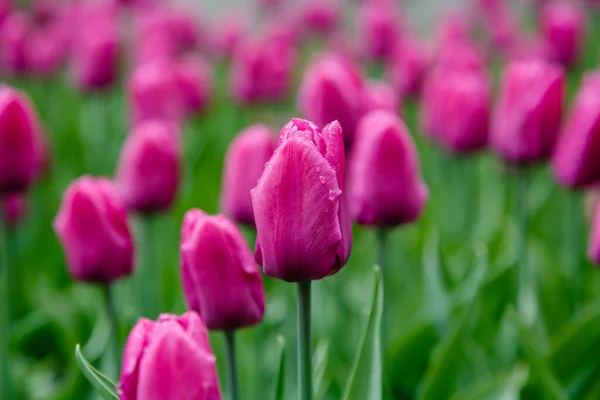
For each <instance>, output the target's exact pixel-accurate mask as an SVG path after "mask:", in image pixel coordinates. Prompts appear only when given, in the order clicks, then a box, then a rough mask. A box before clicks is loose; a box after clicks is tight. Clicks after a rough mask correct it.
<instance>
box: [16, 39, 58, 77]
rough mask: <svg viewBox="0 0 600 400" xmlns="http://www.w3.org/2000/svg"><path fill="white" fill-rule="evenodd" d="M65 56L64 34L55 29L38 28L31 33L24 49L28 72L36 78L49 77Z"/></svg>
mask: <svg viewBox="0 0 600 400" xmlns="http://www.w3.org/2000/svg"><path fill="white" fill-rule="evenodd" d="M66 55H67V46H66V40H65V38H64V32H63V30H62V29H59V28H57V27H49V28H40V29H37V30H35V31H33V32H32V33H31V35H30V36H29V39H28V44H27V49H26V59H27V61H26V62H27V65H28V69H29V72H31V73H32V74H35V75H36V76H38V77H46V76H51V75H53V74H55V73H56V72H57V70H58V69H59V68H60V67H61V66H62V64H63V62H64V61H65V58H66Z"/></svg>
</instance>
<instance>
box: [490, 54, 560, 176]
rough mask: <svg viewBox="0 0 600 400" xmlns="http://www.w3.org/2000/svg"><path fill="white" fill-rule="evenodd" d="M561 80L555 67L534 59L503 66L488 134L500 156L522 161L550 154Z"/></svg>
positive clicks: (526, 162) (556, 123)
mask: <svg viewBox="0 0 600 400" xmlns="http://www.w3.org/2000/svg"><path fill="white" fill-rule="evenodd" d="M563 80H564V78H563V72H562V70H561V69H560V68H559V67H556V66H554V65H552V64H549V63H547V62H544V61H542V60H538V59H527V60H520V61H512V62H510V63H509V64H508V65H507V66H506V67H505V69H504V71H503V74H502V85H501V89H500V98H499V101H498V104H497V106H496V110H495V113H494V116H493V121H492V127H491V136H490V140H491V145H492V147H493V148H494V149H495V151H496V152H497V153H498V154H499V155H500V156H501V157H502V158H503V159H504V160H506V161H507V162H509V163H514V164H521V165H522V164H531V163H535V162H538V161H541V160H544V159H546V158H548V157H549V156H550V154H551V153H552V151H553V149H554V145H555V142H556V139H557V137H558V130H559V126H560V122H561V118H562V117H561V114H562V107H563V98H564V87H563V86H564V84H563Z"/></svg>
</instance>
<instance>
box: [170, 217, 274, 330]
mask: <svg viewBox="0 0 600 400" xmlns="http://www.w3.org/2000/svg"><path fill="white" fill-rule="evenodd" d="M181 274H182V279H183V288H184V292H185V297H186V299H187V304H188V307H189V308H190V309H191V310H194V311H197V312H198V313H199V314H200V316H201V317H202V319H203V320H204V322H205V323H206V326H207V327H208V329H210V330H234V329H239V328H244V327H247V326H251V325H254V324H256V323H258V322H260V321H261V320H262V318H263V314H264V309H265V294H264V288H263V283H262V277H261V274H260V271H259V270H258V267H257V266H256V262H255V261H254V258H253V257H252V253H251V252H250V249H249V248H248V245H247V244H246V241H245V239H244V237H243V236H242V233H241V232H240V230H239V228H238V227H237V226H236V225H235V224H234V223H233V222H231V221H230V220H229V219H228V218H227V217H225V216H223V215H216V216H210V215H207V214H206V213H204V212H203V211H200V210H198V209H193V210H190V211H188V212H187V213H186V215H185V217H184V219H183V227H182V228H181Z"/></svg>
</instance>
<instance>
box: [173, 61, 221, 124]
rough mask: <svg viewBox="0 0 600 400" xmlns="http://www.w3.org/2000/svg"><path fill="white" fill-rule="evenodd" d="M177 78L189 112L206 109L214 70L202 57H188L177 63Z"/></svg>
mask: <svg viewBox="0 0 600 400" xmlns="http://www.w3.org/2000/svg"><path fill="white" fill-rule="evenodd" d="M174 68H175V80H176V81H177V86H178V87H179V91H180V94H181V99H182V102H183V107H184V108H185V110H186V112H187V114H195V113H199V112H201V111H204V110H205V109H206V107H207V106H208V103H209V102H210V97H211V94H212V81H213V76H212V70H211V68H210V65H209V64H208V63H207V62H206V61H205V60H204V59H202V58H200V57H186V58H183V59H181V60H178V61H176V63H175V67H174Z"/></svg>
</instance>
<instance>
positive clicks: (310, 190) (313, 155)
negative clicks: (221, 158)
mask: <svg viewBox="0 0 600 400" xmlns="http://www.w3.org/2000/svg"><path fill="white" fill-rule="evenodd" d="M346 196H347V194H346V167H345V158H344V145H343V139H342V129H341V126H340V124H339V123H338V122H336V121H334V122H332V123H331V124H329V125H327V126H325V127H324V128H323V129H322V130H321V129H319V128H318V127H317V126H315V125H314V124H313V123H311V122H309V121H306V120H303V119H293V120H291V121H290V122H288V123H287V124H286V125H285V126H284V127H283V129H282V130H281V133H280V136H279V142H278V146H277V148H276V150H275V153H274V154H273V157H272V158H271V160H270V161H269V164H268V166H267V167H265V170H264V172H263V174H262V176H261V178H260V181H259V183H258V184H257V185H256V188H254V190H253V191H252V204H253V207H254V218H255V220H256V230H257V241H256V251H255V257H256V261H257V262H258V263H259V264H260V265H262V266H263V267H264V271H265V274H267V275H268V276H271V277H274V278H278V279H283V280H285V281H288V282H303V281H308V280H317V279H321V278H324V277H326V276H328V275H332V274H334V273H336V272H337V271H338V270H339V269H340V268H341V267H342V266H344V264H346V261H347V260H348V257H349V256H350V249H351V246H352V229H351V222H350V215H349V212H348V203H347V197H346Z"/></svg>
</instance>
